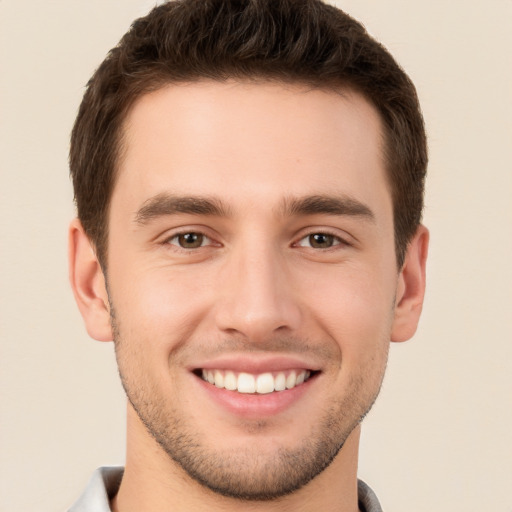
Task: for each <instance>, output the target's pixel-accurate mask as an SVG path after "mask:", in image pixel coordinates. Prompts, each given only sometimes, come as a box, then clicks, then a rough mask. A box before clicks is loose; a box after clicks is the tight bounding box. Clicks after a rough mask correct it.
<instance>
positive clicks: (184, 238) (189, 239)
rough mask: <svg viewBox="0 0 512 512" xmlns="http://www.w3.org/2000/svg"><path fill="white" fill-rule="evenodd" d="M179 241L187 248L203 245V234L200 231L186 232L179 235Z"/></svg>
mask: <svg viewBox="0 0 512 512" xmlns="http://www.w3.org/2000/svg"><path fill="white" fill-rule="evenodd" d="M179 242H180V245H181V247H184V248H186V249H191V248H192V249H193V248H196V247H201V244H202V243H203V235H201V234H199V233H185V234H183V235H180V236H179Z"/></svg>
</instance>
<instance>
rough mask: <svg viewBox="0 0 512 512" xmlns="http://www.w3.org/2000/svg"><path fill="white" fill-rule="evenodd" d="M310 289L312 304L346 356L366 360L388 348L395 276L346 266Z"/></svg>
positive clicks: (314, 312)
mask: <svg viewBox="0 0 512 512" xmlns="http://www.w3.org/2000/svg"><path fill="white" fill-rule="evenodd" d="M326 282H328V283H329V286H328V287H327V286H326V287H324V289H323V290H321V291H320V290H317V291H316V292H315V293H311V292H310V296H309V308H310V311H311V314H312V315H313V316H314V318H315V319H316V321H317V323H318V324H319V325H321V327H322V329H323V330H324V331H325V332H326V333H327V334H328V335H329V336H330V337H331V338H332V339H333V340H335V342H336V343H337V344H338V345H339V347H340V351H341V353H342V358H343V359H345V360H351V359H354V360H356V359H357V360H358V361H359V362H361V361H362V360H366V359H368V358H371V357H372V354H375V353H377V352H382V349H385V350H387V345H388V344H389V340H390V333H391V326H392V320H393V309H394V308H393V300H394V282H393V279H385V280H383V279H382V276H381V279H380V280H379V279H378V278H377V277H376V276H375V275H374V273H373V272H371V273H365V272H362V271H357V270H354V271H352V272H351V271H348V272H346V271H345V269H344V270H343V271H342V272H339V273H338V275H336V276H331V278H330V279H329V280H328V281H326Z"/></svg>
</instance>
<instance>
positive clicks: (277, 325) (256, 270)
mask: <svg viewBox="0 0 512 512" xmlns="http://www.w3.org/2000/svg"><path fill="white" fill-rule="evenodd" d="M228 260H229V261H228V263H227V264H226V266H225V268H224V269H223V270H224V271H223V272H222V282H221V283H219V287H220V288H221V289H222V292H221V293H219V294H218V295H217V297H218V298H219V300H218V301H217V303H216V322H217V327H218V328H219V329H220V330H221V331H223V332H225V333H229V334H236V335H238V336H242V337H243V338H245V339H247V340H248V341H252V342H262V341H265V340H268V339H270V338H271V337H272V336H274V335H275V334H276V333H280V334H286V333H288V334H290V333H291V332H293V331H295V330H296V329H297V328H298V326H299V324H300V322H301V310H300V307H299V301H298V297H297V296H296V293H295V291H294V286H293V279H292V276H291V272H290V270H289V269H288V268H287V265H286V261H285V258H284V257H283V255H280V254H279V253H278V251H275V250H272V248H261V247H260V248H258V249H254V248H253V250H248V248H246V250H245V251H244V250H240V251H238V252H237V253H235V254H232V255H231V257H230V258H229V259H228Z"/></svg>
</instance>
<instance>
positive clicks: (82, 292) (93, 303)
mask: <svg viewBox="0 0 512 512" xmlns="http://www.w3.org/2000/svg"><path fill="white" fill-rule="evenodd" d="M68 244H69V245H68V257H69V281H70V283H71V288H72V289H73V294H74V296H75V300H76V303H77V305H78V309H79V310H80V313H81V314H82V317H83V319H84V322H85V327H86V329H87V332H88V333H89V336H91V337H92V338H94V339H95V340H98V341H111V340H112V329H111V324H110V311H109V302H108V294H107V289H106V284H105V277H104V275H103V271H102V269H101V266H100V263H99V261H98V258H97V256H96V253H95V251H94V248H93V246H92V244H91V241H90V240H89V237H88V236H87V235H86V234H85V232H84V229H83V227H82V224H81V222H80V221H79V220H78V219H74V220H73V221H72V222H71V224H70V226H69V240H68Z"/></svg>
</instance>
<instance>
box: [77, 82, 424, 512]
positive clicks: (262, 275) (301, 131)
mask: <svg viewBox="0 0 512 512" xmlns="http://www.w3.org/2000/svg"><path fill="white" fill-rule="evenodd" d="M124 148H125V151H124V154H123V156H122V159H121V161H120V162H119V169H120V172H119V176H118V179H117V183H116V184H115V188H114V191H113V195H112V200H111V208H110V217H109V244H108V261H107V269H108V271H107V275H108V292H109V293H108V294H107V286H106V279H105V276H104V274H103V272H102V270H101V267H100V265H99V263H98V261H97V259H96V256H95V252H94V247H93V246H92V245H91V244H90V242H89V239H88V238H87V236H86V235H85V234H84V232H83V229H82V227H81V225H80V223H79V221H78V220H75V221H74V222H73V223H72V225H71V228H70V262H71V264H70V269H71V271H70V278H71V283H72V286H73V289H74V293H75V297H76V299H77V303H78V305H79V307H80V310H81V312H82V315H83V317H84V320H85V323H86V327H87V329H88V332H89V334H90V335H91V336H92V337H93V338H95V339H98V340H102V341H109V340H112V339H113V338H115V346H116V355H117V359H118V364H119V369H120V373H121V377H122V380H123V385H124V387H125V390H126V392H127V395H128V398H129V405H128V447H127V461H126V471H125V476H124V479H123V482H122V484H121V488H120V491H119V493H118V495H117V497H116V498H115V499H114V500H113V503H112V508H113V510H119V511H122V512H130V511H135V510H138V511H144V510H148V511H149V510H162V511H165V510H209V511H216V510H240V507H241V506H242V507H243V509H244V510H248V511H251V510H255V511H256V510H257V511H266V510H283V511H285V510H294V511H297V510H314V509H315V508H317V509H319V510H341V511H346V512H348V511H352V512H354V511H356V510H357V477H356V475H357V450H358V442H359V430H360V427H359V423H360V421H361V419H362V417H363V416H364V415H365V414H366V412H367V411H368V410H369V408H370V407H371V405H372V404H373V401H374V400H375V398H376V396H377V394H378V391H379V388H380V385H381V382H382V378H383V376H384V370H385V366H386V361H387V353H388V348H389V343H390V341H404V340H406V339H408V338H410V337H411V336H412V335H413V333H414V331H415V329H416V326H417V322H418V319H419V315H420V312H421V306H422V301H423V294H424V283H425V261H426V256H427V246H428V232H427V230H426V229H425V228H424V227H423V226H420V227H419V228H418V231H417V233H416V235H415V237H414V239H413V240H412V242H411V244H410V245H409V248H408V251H407V255H406V259H405V263H404V266H403V268H401V269H397V265H396V255H395V251H394V239H393V216H392V202H391V195H390V189H389V185H388V182H387V179H386V172H385V169H384V164H383V158H382V129H381V123H380V119H379V116H378V114H377V112H376V111H375V109H374V108H373V107H372V106H371V105H370V104H369V103H368V102H367V101H366V100H365V99H363V98H362V97H361V96H360V95H358V94H356V93H353V92H350V91H343V93H342V94H338V93H335V92H327V91H321V90H306V89H304V88H302V87H300V86H298V85H293V86H291V85H286V86H285V85H280V84H271V83H239V82H229V83H223V84H220V83H216V82H209V81H203V82H197V83H194V84H186V85H180V86H169V87H166V88H164V89H162V90H159V91H157V92H154V93H151V94H148V95H146V96H143V97H142V98H140V99H139V100H138V101H137V102H136V104H135V106H134V107H133V109H132V111H131V112H130V114H129V116H128V118H127V120H126V123H125V146H124ZM312 197H313V199H311V198H312ZM177 198H178V199H179V200H177ZM183 198H186V200H183ZM191 198H193V200H192V199H191ZM206 200H208V201H209V203H208V204H207V205H205V202H206ZM212 204H213V207H212ZM312 204H313V205H314V206H311V205H312ZM207 207H208V208H207ZM186 233H195V234H196V235H195V236H196V238H195V239H194V237H192V238H191V237H190V235H189V236H188V238H187V237H184V234H186ZM315 234H316V235H317V236H316V238H313V237H312V236H313V235H315ZM180 235H181V237H180ZM198 237H199V238H198ZM187 240H188V241H190V240H195V242H197V244H196V245H197V246H196V245H194V243H192V244H189V245H187V244H186V243H185V247H183V244H184V242H187ZM318 241H320V243H318ZM180 244H181V246H180ZM283 360H286V364H287V365H288V366H294V365H295V366H300V367H305V368H309V369H311V370H314V377H313V378H311V379H310V380H309V381H308V382H307V383H305V384H304V385H303V386H304V387H303V388H302V390H301V392H300V393H298V394H297V396H295V395H293V396H294V398H293V399H291V400H290V402H289V403H286V404H284V405H283V404H280V403H278V405H277V406H276V407H274V409H272V407H273V405H272V404H273V402H272V398H269V397H271V396H272V395H275V393H273V394H272V395H260V396H259V398H257V400H258V402H257V404H256V405H254V402H251V401H250V400H251V398H250V397H251V396H252V395H244V396H241V395H240V394H238V393H236V395H237V396H238V398H240V397H241V398H240V399H237V401H235V402H233V403H231V402H230V405H229V407H227V406H226V403H224V402H223V401H222V400H220V401H218V400H217V398H218V395H219V394H218V391H217V389H216V388H214V387H213V386H211V385H210V384H207V383H205V382H204V381H203V380H202V379H201V378H200V377H198V376H197V375H196V373H194V370H196V369H200V368H204V367H210V368H215V367H225V366H226V365H227V366H229V367H230V368H231V367H232V366H234V367H237V365H238V366H239V367H240V368H242V369H243V368H245V367H246V366H247V365H249V366H250V367H251V368H253V369H254V368H258V369H261V370H262V371H263V370H264V369H265V368H266V367H267V366H269V365H272V364H274V365H276V364H277V365H281V366H282V365H283V364H284V363H283ZM290 361H291V362H290ZM244 365H245V366H244ZM295 391H297V390H295ZM231 393H234V392H231ZM281 393H289V392H288V391H284V392H281ZM280 396H281V397H282V396H285V395H280ZM288 396H292V395H291V394H289V395H288ZM228 401H229V400H228ZM269 411H270V412H269ZM312 441H315V442H317V444H319V446H320V448H315V447H314V446H313V443H312ZM291 460H292V461H293V462H290V461H291ZM197 461H199V463H197ZM297 461H300V462H297ZM234 493H238V494H239V495H242V496H243V497H244V499H245V501H244V502H243V503H241V501H240V499H239V498H236V497H233V494H234ZM265 498H267V499H265ZM270 498H272V499H270Z"/></svg>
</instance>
